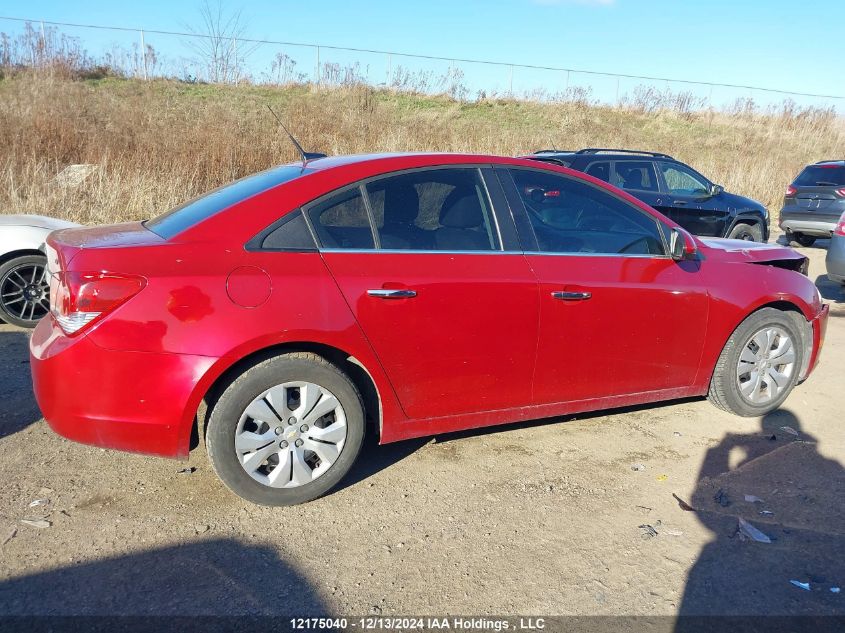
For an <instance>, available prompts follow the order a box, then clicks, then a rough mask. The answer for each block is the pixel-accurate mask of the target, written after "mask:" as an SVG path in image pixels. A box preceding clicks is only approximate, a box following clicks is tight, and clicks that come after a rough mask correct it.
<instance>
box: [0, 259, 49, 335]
mask: <svg viewBox="0 0 845 633" xmlns="http://www.w3.org/2000/svg"><path fill="white" fill-rule="evenodd" d="M49 311H50V285H49V281H48V279H47V258H46V257H44V256H43V255H23V256H21V257H15V258H14V259H10V260H9V261H7V262H6V263H5V264H3V265H2V266H0V319H3V320H4V321H6V323H11V324H12V325H17V326H18V327H35V325H36V324H37V323H38V321H40V320H41V319H42V318H43V317H44V316H46V314H47V313H48V312H49Z"/></svg>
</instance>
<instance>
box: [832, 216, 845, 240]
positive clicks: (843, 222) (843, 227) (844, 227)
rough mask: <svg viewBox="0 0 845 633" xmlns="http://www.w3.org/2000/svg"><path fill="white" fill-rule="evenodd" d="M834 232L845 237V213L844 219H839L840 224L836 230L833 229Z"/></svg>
mask: <svg viewBox="0 0 845 633" xmlns="http://www.w3.org/2000/svg"><path fill="white" fill-rule="evenodd" d="M833 232H834V233H835V234H836V235H842V236H845V213H843V214H842V217H840V218H839V223H838V224H837V225H836V228H835V229H833Z"/></svg>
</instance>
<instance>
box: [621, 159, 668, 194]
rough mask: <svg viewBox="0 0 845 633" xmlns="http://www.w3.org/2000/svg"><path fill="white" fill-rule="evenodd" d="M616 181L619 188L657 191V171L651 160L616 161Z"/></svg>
mask: <svg viewBox="0 0 845 633" xmlns="http://www.w3.org/2000/svg"><path fill="white" fill-rule="evenodd" d="M615 171H616V182H614V184H615V185H616V186H617V187H619V188H621V189H631V190H633V191H658V190H659V187H658V186H657V172H656V171H655V169H654V163H652V162H651V161H647V160H644V161H617V162H616V170H615Z"/></svg>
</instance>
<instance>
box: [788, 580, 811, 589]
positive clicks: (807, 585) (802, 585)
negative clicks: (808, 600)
mask: <svg viewBox="0 0 845 633" xmlns="http://www.w3.org/2000/svg"><path fill="white" fill-rule="evenodd" d="M789 582H790V584H793V585H795V586H796V587H798V588H799V589H803V590H804V591H810V583H808V582H801V581H800V580H790V581H789Z"/></svg>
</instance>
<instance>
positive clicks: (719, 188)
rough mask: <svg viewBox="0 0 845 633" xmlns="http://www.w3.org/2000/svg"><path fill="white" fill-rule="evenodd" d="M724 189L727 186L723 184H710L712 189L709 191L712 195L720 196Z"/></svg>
mask: <svg viewBox="0 0 845 633" xmlns="http://www.w3.org/2000/svg"><path fill="white" fill-rule="evenodd" d="M724 190H725V188H724V187H723V186H722V185H710V191H709V192H708V193H709V194H710V197H711V198H713V197H715V196H718V195H719V194H720V193H722V192H723V191H724Z"/></svg>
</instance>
